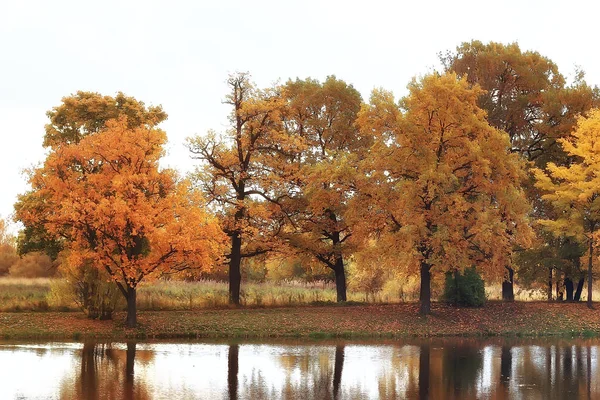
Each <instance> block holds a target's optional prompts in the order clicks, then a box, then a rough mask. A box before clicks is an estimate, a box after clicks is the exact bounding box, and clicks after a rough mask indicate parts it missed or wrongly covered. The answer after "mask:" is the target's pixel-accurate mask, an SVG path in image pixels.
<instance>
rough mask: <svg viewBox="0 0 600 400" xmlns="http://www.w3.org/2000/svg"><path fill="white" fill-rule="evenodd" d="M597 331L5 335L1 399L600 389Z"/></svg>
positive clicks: (544, 395)
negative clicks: (247, 337)
mask: <svg viewBox="0 0 600 400" xmlns="http://www.w3.org/2000/svg"><path fill="white" fill-rule="evenodd" d="M599 349H600V341H598V340H587V341H585V340H571V341H566V340H552V341H540V340H535V341H502V340H491V341H490V340H488V341H476V340H436V341H430V342H422V343H417V342H414V343H386V344H381V343H378V344H377V343H314V344H291V343H279V344H252V343H246V344H244V343H232V344H220V343H212V344H211V343H137V344H136V343H134V342H129V343H112V344H111V343H92V342H86V343H50V344H14V343H13V344H11V343H4V344H1V345H0V377H2V378H1V380H2V385H0V398H2V399H4V398H7V399H11V398H59V399H98V400H100V399H155V398H158V399H162V398H165V399H196V398H200V399H204V398H206V399H215V398H216V399H236V400H237V399H261V398H264V399H277V398H280V399H298V398H300V399H303V400H304V399H396V398H409V399H442V398H443V399H481V398H484V399H508V398H527V399H561V398H581V399H586V398H587V399H594V398H600V385H599V378H598V353H599Z"/></svg>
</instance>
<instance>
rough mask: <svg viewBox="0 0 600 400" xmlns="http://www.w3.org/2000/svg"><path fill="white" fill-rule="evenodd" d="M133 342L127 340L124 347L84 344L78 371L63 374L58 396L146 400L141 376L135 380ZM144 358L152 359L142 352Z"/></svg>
mask: <svg viewBox="0 0 600 400" xmlns="http://www.w3.org/2000/svg"><path fill="white" fill-rule="evenodd" d="M137 353H139V352H136V344H135V343H134V342H129V343H127V347H126V349H125V350H123V349H119V348H115V347H113V346H112V345H110V344H104V343H91V342H87V343H84V344H83V348H82V349H81V362H80V368H79V373H76V374H75V376H73V377H71V378H65V379H63V380H62V381H61V385H60V396H59V397H60V398H61V399H82V400H98V399H105V398H114V399H128V400H146V399H150V398H151V396H150V395H149V394H148V391H147V389H146V387H145V386H144V384H143V381H142V380H139V379H138V380H137V381H136V380H135V379H134V377H135V369H134V368H135V363H136V354H137ZM145 353H148V354H144V357H143V359H144V360H143V361H145V362H148V361H151V359H152V353H151V352H145Z"/></svg>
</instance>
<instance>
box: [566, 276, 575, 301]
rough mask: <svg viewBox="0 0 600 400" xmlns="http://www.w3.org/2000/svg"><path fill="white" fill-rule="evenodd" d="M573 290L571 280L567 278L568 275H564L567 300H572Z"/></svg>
mask: <svg viewBox="0 0 600 400" xmlns="http://www.w3.org/2000/svg"><path fill="white" fill-rule="evenodd" d="M573 291H574V287H573V281H572V280H571V278H569V277H568V276H567V277H565V292H566V295H567V299H566V300H567V301H573Z"/></svg>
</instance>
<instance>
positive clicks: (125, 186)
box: [18, 116, 220, 327]
mask: <svg viewBox="0 0 600 400" xmlns="http://www.w3.org/2000/svg"><path fill="white" fill-rule="evenodd" d="M130 126H131V124H130V123H129V122H128V119H127V117H125V116H122V117H120V118H119V119H118V120H114V119H113V120H108V121H106V122H105V124H104V128H102V129H100V130H99V131H97V132H94V134H90V135H86V136H85V137H83V138H80V139H78V140H76V141H69V142H66V143H61V144H59V145H58V146H56V147H55V148H53V151H51V152H50V153H49V154H48V157H47V158H46V160H45V162H44V164H43V166H42V167H40V168H37V169H35V170H34V171H33V172H32V174H31V177H30V183H31V186H32V192H33V193H35V194H36V196H37V197H38V198H41V199H44V201H46V202H47V203H48V204H49V205H51V207H49V210H47V212H45V213H44V214H43V215H38V214H37V213H36V212H33V211H32V210H36V209H35V208H34V209H21V210H20V212H19V213H18V216H19V218H20V219H21V220H22V221H23V222H24V223H26V224H28V223H34V222H35V221H38V220H41V221H43V225H44V229H45V230H46V231H47V232H48V233H49V234H50V235H52V236H53V237H60V238H63V239H64V242H63V246H64V248H65V250H66V251H67V262H68V263H69V264H71V265H81V266H84V265H93V266H95V267H96V268H99V269H103V270H105V271H106V272H107V273H108V275H109V276H110V277H111V278H112V279H113V281H114V282H115V283H116V285H117V287H118V288H119V290H120V291H121V293H122V294H123V296H124V297H125V299H126V300H127V320H126V324H127V326H128V327H135V326H136V323H137V317H136V312H137V308H136V289H137V286H138V285H139V283H140V282H141V281H142V280H148V279H154V278H156V277H158V276H160V275H161V274H163V273H169V272H173V271H176V270H179V269H181V268H210V266H211V265H212V264H213V262H214V261H215V260H216V259H218V255H217V254H218V253H219V251H220V249H219V238H220V230H219V228H218V226H217V223H216V221H214V218H213V217H211V216H210V215H209V214H208V213H207V212H206V211H205V209H204V208H202V204H203V200H202V197H201V196H200V194H199V193H198V192H197V191H195V190H192V189H191V188H190V186H189V184H188V183H187V182H186V181H178V179H177V176H176V174H175V172H174V171H172V170H168V169H165V170H160V169H159V166H158V161H159V159H160V157H161V156H162V154H163V146H164V144H165V143H166V135H165V133H164V132H163V131H161V130H160V129H157V128H154V127H149V126H138V127H136V128H131V127H130ZM115 143H118V144H119V145H118V146H115Z"/></svg>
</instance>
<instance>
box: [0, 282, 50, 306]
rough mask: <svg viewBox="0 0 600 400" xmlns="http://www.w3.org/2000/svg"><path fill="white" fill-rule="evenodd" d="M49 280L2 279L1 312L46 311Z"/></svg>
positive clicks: (0, 283)
mask: <svg viewBox="0 0 600 400" xmlns="http://www.w3.org/2000/svg"><path fill="white" fill-rule="evenodd" d="M50 282H51V279H49V278H34V279H27V278H0V312H6V311H46V310H48V309H49V306H48V294H49V293H50Z"/></svg>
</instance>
